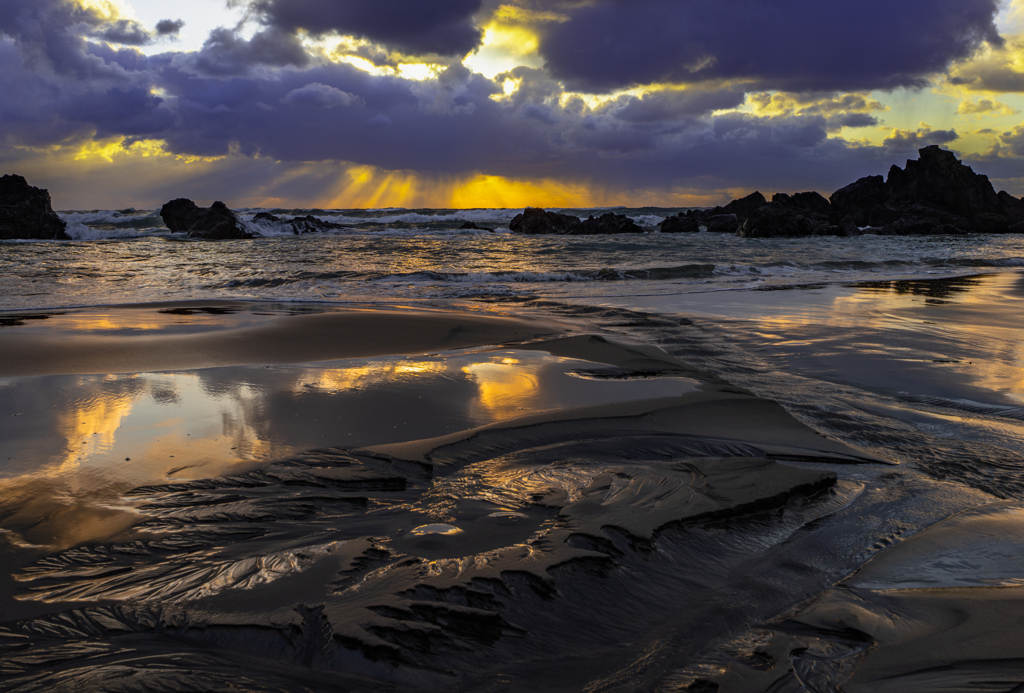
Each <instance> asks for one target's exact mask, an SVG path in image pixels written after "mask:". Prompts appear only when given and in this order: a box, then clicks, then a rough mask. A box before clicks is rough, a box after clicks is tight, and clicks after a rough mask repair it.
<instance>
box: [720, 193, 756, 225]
mask: <svg viewBox="0 0 1024 693" xmlns="http://www.w3.org/2000/svg"><path fill="white" fill-rule="evenodd" d="M766 204H768V200H766V199H765V197H764V195H762V194H761V193H759V192H758V191H756V190H755V191H754V192H752V193H750V194H749V195H747V196H746V197H741V198H740V199H738V200H733V201H732V202H730V203H729V204H727V205H725V206H724V207H715V208H714V209H712V210H711V211H710V213H709V214H708V216H709V217H713V216H720V215H722V214H735V215H736V219H737V221H739V223H740V224H742V223H743V222H745V221H746V220H747V217H748V216H750V213H751V212H753V211H754V210H755V209H758V208H760V207H764V206H765V205H766Z"/></svg>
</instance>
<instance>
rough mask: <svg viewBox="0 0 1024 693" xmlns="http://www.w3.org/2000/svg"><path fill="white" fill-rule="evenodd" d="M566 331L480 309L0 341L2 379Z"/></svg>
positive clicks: (288, 359)
mask: <svg viewBox="0 0 1024 693" xmlns="http://www.w3.org/2000/svg"><path fill="white" fill-rule="evenodd" d="M180 305H183V306H187V305H189V304H180ZM154 314H155V311H154ZM564 331H565V328H559V327H556V326H554V325H549V324H548V325H546V324H544V323H536V322H533V323H528V322H526V321H522V320H515V319H510V318H498V317H490V316H483V315H466V314H457V313H439V312H438V313H430V312H424V311H416V312H414V311H402V312H396V311H355V310H353V311H339V312H329V313H320V314H316V315H296V316H289V317H285V318H272V319H268V320H267V321H265V322H263V323H261V324H257V325H253V326H248V327H239V328H230V329H220V330H215V331H211V332H204V333H198V334H157V335H147V334H139V335H131V336H125V335H103V336H96V335H88V334H85V335H76V336H75V337H74V339H70V338H68V336H66V335H62V336H60V337H53V336H47V335H45V334H39V333H34V334H19V333H14V334H4V335H3V339H0V377H10V376H25V375H51V374H72V373H81V374H85V373H141V372H150V371H163V370H186V369H196V368H213V367H216V366H238V365H247V364H264V363H307V362H312V361H328V360H332V359H346V358H358V357H365V356H381V355H385V354H422V353H428V352H432V351H440V350H446V349H459V348H463V347H470V346H481V345H486V344H506V343H514V342H520V341H528V340H531V339H534V338H535V337H537V336H540V335H550V334H558V333H559V332H564Z"/></svg>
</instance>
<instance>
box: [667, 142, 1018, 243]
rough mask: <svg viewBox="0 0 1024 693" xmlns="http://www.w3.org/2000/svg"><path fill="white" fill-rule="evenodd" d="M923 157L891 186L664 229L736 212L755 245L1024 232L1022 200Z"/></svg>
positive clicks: (948, 163)
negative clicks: (789, 239) (792, 239)
mask: <svg viewBox="0 0 1024 693" xmlns="http://www.w3.org/2000/svg"><path fill="white" fill-rule="evenodd" d="M920 155H921V157H920V159H918V160H917V161H908V162H907V166H906V168H905V169H901V168H899V167H898V166H893V167H892V168H891V169H890V170H889V176H888V178H887V179H886V178H883V177H882V176H868V177H865V178H861V179H860V180H858V181H856V182H854V183H851V184H850V185H847V186H846V187H845V188H842V189H840V190H837V191H836V192H835V193H833V194H832V197H831V198H830V199H828V200H826V199H825V198H824V197H822V196H821V195H819V194H818V193H816V192H803V193H796V194H795V195H787V194H785V193H779V194H777V195H775V196H773V197H772V201H771V202H766V201H765V200H764V197H763V196H762V195H761V194H760V193H753V194H751V195H748V196H747V197H744V198H742V199H739V200H734V201H733V202H730V203H729V204H728V205H726V206H725V207H716V208H714V209H711V210H690V211H688V212H686V213H685V215H680V217H670V219H671V220H672V221H671V222H670V219H666V220H665V223H668V224H670V225H675V224H680V223H681V221H678V220H679V219H682V218H692V219H695V220H699V222H700V223H701V224H702V225H706V226H707V227H708V230H709V231H710V230H711V225H710V223H709V222H710V221H711V219H717V218H718V216H719V215H721V214H725V213H728V211H729V210H735V211H733V213H735V214H736V215H737V217H740V215H741V214H742V215H744V218H741V219H740V224H741V225H740V228H739V231H738V234H739V235H740V236H744V237H749V238H765V237H775V236H821V235H830V236H835V235H838V236H853V235H858V234H860V233H863V229H865V227H871V229H870V231H869V232H870V233H875V234H881V235H899V236H904V235H939V234H963V233H1020V232H1024V200H1019V199H1017V198H1015V197H1013V196H1012V195H1010V194H1009V193H1006V192H1000V193H998V194H997V193H996V192H995V190H993V188H992V184H991V183H990V182H989V180H988V177H987V176H983V175H979V174H976V173H975V172H974V171H973V170H972V169H971V168H970V167H969V166H964V165H963V164H962V163H961V162H960V160H958V159H957V158H956V156H955V155H954V154H953V153H952V152H949V151H946V150H943V149H940V148H939V147H937V146H931V147H925V148H924V149H921V150H920ZM759 200H760V202H759ZM721 228H722V230H725V229H726V228H727V227H726V226H725V225H723V226H722V227H721ZM663 229H664V224H663Z"/></svg>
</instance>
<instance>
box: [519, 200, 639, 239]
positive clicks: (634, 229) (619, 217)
mask: <svg viewBox="0 0 1024 693" xmlns="http://www.w3.org/2000/svg"><path fill="white" fill-rule="evenodd" d="M508 228H509V229H510V230H511V231H513V232H515V233H524V234H531V235H532V234H557V235H562V236H595V235H600V234H614V233H643V232H644V229H643V228H642V227H640V226H638V225H637V224H636V222H634V221H633V220H632V219H630V218H629V217H627V216H626V215H624V214H612V213H611V212H608V213H606V214H602V215H601V216H599V217H596V218H595V217H594V216H593V215H591V216H590V218H588V219H586V220H584V221H580V219H579V217H574V216H571V215H569V214H558V213H557V212H546V211H544V210H543V209H537V208H535V207H527V208H526V209H525V210H524V211H523V213H522V214H517V215H516V216H515V217H514V218H513V219H512V221H510V222H509V225H508Z"/></svg>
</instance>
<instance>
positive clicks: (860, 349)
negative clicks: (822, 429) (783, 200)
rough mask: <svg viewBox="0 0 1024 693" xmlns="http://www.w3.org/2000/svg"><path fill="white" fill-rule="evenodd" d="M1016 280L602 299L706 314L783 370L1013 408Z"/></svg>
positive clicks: (1018, 384)
mask: <svg viewBox="0 0 1024 693" xmlns="http://www.w3.org/2000/svg"><path fill="white" fill-rule="evenodd" d="M1022 282H1024V276H1022V275H1021V274H1019V273H1016V272H1005V273H1001V274H988V275H979V276H972V277H959V278H943V279H936V280H924V279H920V280H907V281H885V282H865V283H861V284H853V285H843V284H830V285H818V286H810V287H794V288H789V289H785V290H772V291H743V292H722V291H719V292H714V293H712V294H685V295H677V296H655V297H631V298H623V299H617V300H616V301H612V302H607V303H608V304H613V305H624V306H628V307H630V308H632V309H650V308H654V309H657V310H659V311H665V312H672V311H677V312H679V313H683V314H686V315H698V316H703V320H702V322H704V323H705V324H709V323H711V324H715V325H716V326H717V327H720V328H722V329H724V330H725V331H727V332H728V334H729V335H730V337H731V338H733V339H735V340H736V341H737V342H739V343H741V344H743V345H744V348H747V349H750V350H751V351H752V352H754V353H757V354H759V355H763V356H766V357H768V358H770V359H772V360H773V361H775V362H777V363H778V364H779V367H780V369H781V370H785V371H786V372H790V373H798V374H802V375H807V376H810V377H814V378H820V379H822V380H827V381H830V382H839V383H843V384H850V385H856V386H858V387H865V388H868V389H872V390H874V391H884V392H886V393H887V394H901V395H903V396H907V397H912V398H918V399H920V398H939V399H942V400H943V401H946V402H954V401H963V402H968V403H974V404H980V405H990V406H996V407H1007V406H1017V407H1019V406H1021V405H1022V404H1024V322H1022V321H1021V319H1020V316H1021V315H1024V291H1022V290H1021V284H1022ZM1022 411H1024V410H1022Z"/></svg>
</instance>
